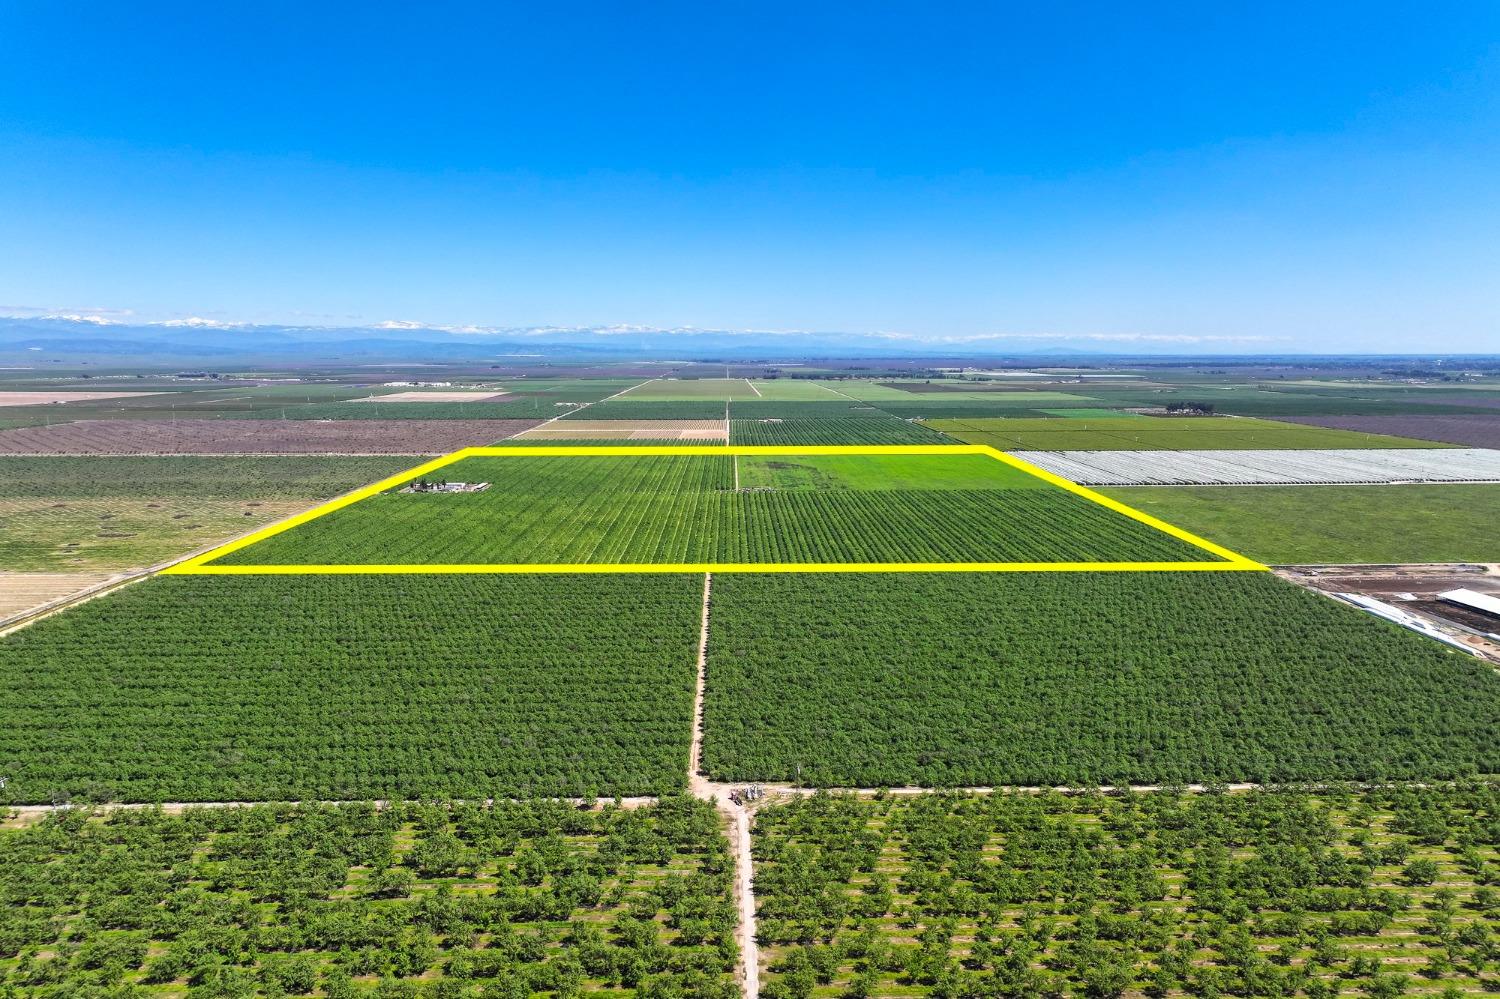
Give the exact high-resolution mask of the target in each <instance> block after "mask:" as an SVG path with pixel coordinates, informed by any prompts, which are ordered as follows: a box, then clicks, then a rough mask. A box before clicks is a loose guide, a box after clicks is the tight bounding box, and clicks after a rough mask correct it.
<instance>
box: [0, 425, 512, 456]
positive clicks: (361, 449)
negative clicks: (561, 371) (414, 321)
mask: <svg viewBox="0 0 1500 999" xmlns="http://www.w3.org/2000/svg"><path fill="white" fill-rule="evenodd" d="M538 422H540V421H537V420H343V421H339V422H334V421H331V420H327V421H325V420H171V421H167V420H156V421H147V420H79V421H76V422H73V423H61V424H54V425H53V426H50V427H17V428H14V429H11V430H0V454H73V455H93V454H446V453H448V452H449V451H456V450H458V449H459V448H462V447H475V446H481V445H485V444H493V443H494V442H495V441H499V440H504V439H505V438H507V437H511V436H514V435H515V434H516V433H517V432H518V431H521V430H525V429H527V428H528V427H534V426H536V425H537V423H538Z"/></svg>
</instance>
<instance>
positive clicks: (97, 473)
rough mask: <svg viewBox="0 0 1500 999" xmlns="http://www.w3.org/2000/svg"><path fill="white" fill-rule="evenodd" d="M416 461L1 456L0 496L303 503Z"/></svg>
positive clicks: (322, 457)
mask: <svg viewBox="0 0 1500 999" xmlns="http://www.w3.org/2000/svg"><path fill="white" fill-rule="evenodd" d="M420 460H421V459H418V458H412V457H409V456H404V455H392V456H388V457H334V456H328V455H285V456H281V455H278V456H274V457H262V456H246V457H235V458H224V457H200V456H196V455H171V456H164V457H142V456H135V455H129V456H122V455H101V456H96V457H89V458H69V457H41V458H26V457H11V456H0V498H6V499H11V498H15V499H20V498H27V497H37V496H47V497H53V496H55V497H59V498H66V499H85V498H90V499H106V498H110V499H113V498H145V499H150V498H156V497H161V496H203V497H211V498H214V499H261V500H271V499H296V500H301V499H308V498H310V497H320V496H337V495H338V494H339V493H345V492H348V491H350V490H351V489H357V488H359V487H360V486H365V485H369V484H370V483H371V482H377V481H379V480H380V479H383V478H386V477H387V476H391V475H395V474H396V473H398V472H401V471H404V470H406V469H408V468H411V467H412V466H413V465H415V464H418V463H419V462H420Z"/></svg>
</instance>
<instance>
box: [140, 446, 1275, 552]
mask: <svg viewBox="0 0 1500 999" xmlns="http://www.w3.org/2000/svg"><path fill="white" fill-rule="evenodd" d="M822 454H830V455H903V454H905V455H946V454H980V455H985V456H987V457H990V458H994V459H995V460H997V461H1000V462H1003V463H1005V464H1007V465H1010V466H1011V467H1013V468H1018V469H1020V470H1021V471H1023V472H1027V473H1029V474H1031V475H1034V476H1036V477H1037V478H1039V479H1042V480H1043V481H1045V482H1049V483H1051V484H1052V485H1054V486H1058V487H1059V488H1062V489H1066V490H1067V491H1068V492H1070V493H1074V494H1076V495H1078V496H1082V497H1083V498H1084V499H1087V500H1091V501H1093V502H1095V503H1098V504H1099V505H1100V506H1104V507H1108V508H1109V509H1110V510H1113V511H1114V512H1115V513H1119V514H1123V515H1124V516H1126V517H1129V518H1130V519H1132V520H1137V521H1140V522H1141V523H1142V524H1146V525H1147V526H1149V527H1154V528H1156V529H1157V530H1159V531H1162V532H1165V533H1166V534H1170V535H1172V536H1173V537H1175V538H1179V539H1181V540H1183V541H1186V542H1188V543H1189V544H1191V545H1193V546H1195V547H1197V548H1201V549H1202V550H1204V551H1205V552H1208V553H1209V554H1212V555H1216V556H1218V557H1219V558H1220V559H1222V560H1223V561H1212V562H1208V561H1205V562H699V563H665V562H637V563H628V562H627V563H618V562H616V563H594V562H588V563H578V564H560V563H540V564H534V565H533V564H527V563H457V564H451V565H450V564H430V565H424V564H411V565H374V564H366V565H209V564H208V563H210V562H212V561H214V560H215V559H218V558H221V557H223V556H225V555H228V554H229V553H230V552H235V551H239V550H240V549H241V548H246V547H249V546H250V545H253V544H255V543H256V542H258V541H263V540H265V539H266V538H269V537H272V536H273V535H277V534H280V533H282V532H283V531H289V530H291V529H292V528H294V527H297V526H298V525H300V524H305V523H307V522H308V521H310V520H316V519H317V518H319V517H323V516H326V515H328V514H330V513H333V512H334V511H335V510H341V509H343V508H344V507H346V506H350V505H352V504H354V503H358V502H359V501H360V500H363V499H366V498H368V497H370V496H374V495H375V494H377V493H382V492H385V491H386V490H387V489H391V488H393V487H395V486H399V485H401V484H402V483H405V482H410V481H411V480H412V479H415V478H419V477H421V476H423V475H427V474H428V473H430V472H435V471H437V470H438V469H439V468H442V467H444V466H445V465H451V464H453V463H454V462H458V461H462V460H464V459H465V458H526V457H536V458H540V457H577V458H583V457H610V458H619V457H626V456H641V457H645V456H648V455H725V456H728V455H822ZM1265 570H1266V566H1264V565H1261V564H1260V563H1259V562H1255V561H1252V560H1250V559H1248V558H1246V557H1245V556H1243V555H1241V554H1239V553H1238V552H1232V551H1230V550H1229V549H1227V548H1224V547H1222V546H1220V545H1216V544H1214V543H1213V542H1212V541H1206V540H1204V539H1203V538H1200V537H1198V536H1197V535H1196V534H1191V533H1189V532H1187V531H1184V530H1183V529H1182V528H1180V527H1176V526H1174V525H1172V524H1168V523H1167V522H1166V521H1163V520H1158V519H1157V518H1156V517H1153V516H1151V515H1150V514H1148V513H1142V512H1141V511H1139V510H1137V509H1135V508H1134V507H1130V506H1126V505H1125V504H1124V503H1121V502H1119V501H1118V500H1113V499H1110V498H1109V497H1108V496H1101V495H1100V494H1099V493H1096V492H1094V491H1093V490H1091V489H1085V488H1084V487H1083V486H1080V485H1078V484H1077V483H1076V482H1070V481H1068V480H1067V479H1064V478H1063V477H1061V476H1059V475H1054V474H1052V473H1051V472H1049V471H1047V470H1046V469H1044V468H1039V467H1037V466H1036V465H1033V464H1031V463H1030V462H1027V461H1022V460H1021V459H1020V458H1016V457H1014V456H1012V455H1009V454H1006V453H1005V452H1004V451H997V450H996V449H994V448H992V447H990V446H989V445H987V444H911V445H904V444H897V445H861V446H842V445H806V446H801V447H797V446H778V445H740V446H724V445H719V446H712V445H681V446H650V447H631V446H629V445H625V446H620V447H467V448H463V449H462V450H459V451H454V452H453V453H451V454H446V455H443V456H442V457H441V458H435V459H433V460H432V461H429V462H426V463H424V464H421V465H418V466H417V467H415V468H412V469H408V470H407V471H405V472H401V473H400V474H398V475H393V476H391V477H390V478H387V479H382V480H380V481H379V482H376V483H374V484H373V485H369V486H365V487H364V488H363V489H357V490H355V491H354V492H352V493H349V494H347V495H344V496H340V497H339V498H338V499H335V500H330V501H329V502H327V503H324V504H322V505H321V506H317V507H314V508H313V509H311V510H307V511H305V512H303V513H299V514H297V515H296V516H294V517H289V518H287V519H286V520H283V521H279V522H278V523H275V524H271V525H270V526H268V527H263V528H261V529H260V530H258V531H256V532H254V533H253V534H247V535H246V536H245V537H243V538H240V539H238V540H236V541H231V542H229V543H228V544H224V545H220V546H219V547H217V548H214V549H211V550H209V551H207V552H204V553H203V554H201V555H195V556H194V557H192V558H190V559H187V560H186V561H183V562H179V563H177V564H176V565H173V566H170V567H169V568H166V569H163V570H162V574H163V575H175V576H267V575H280V576H302V575H367V574H369V575H376V574H379V575H389V574H397V573H568V572H622V573H623V572H633V573H642V572H1234V571H1265Z"/></svg>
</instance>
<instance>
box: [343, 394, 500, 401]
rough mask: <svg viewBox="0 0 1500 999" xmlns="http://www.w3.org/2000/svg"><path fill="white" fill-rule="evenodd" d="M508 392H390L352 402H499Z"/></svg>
mask: <svg viewBox="0 0 1500 999" xmlns="http://www.w3.org/2000/svg"><path fill="white" fill-rule="evenodd" d="M509 398H510V393H509V392H392V393H391V394H390V395H372V396H367V397H365V398H363V399H353V400H350V401H352V402H499V401H501V400H502V399H509Z"/></svg>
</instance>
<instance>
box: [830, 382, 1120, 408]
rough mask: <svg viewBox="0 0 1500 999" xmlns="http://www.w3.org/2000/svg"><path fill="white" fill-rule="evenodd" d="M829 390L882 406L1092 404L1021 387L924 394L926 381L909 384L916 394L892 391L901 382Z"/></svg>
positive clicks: (843, 384)
mask: <svg viewBox="0 0 1500 999" xmlns="http://www.w3.org/2000/svg"><path fill="white" fill-rule="evenodd" d="M823 384H826V385H827V386H828V387H829V388H831V389H833V390H835V391H837V392H839V393H841V394H843V395H846V396H848V397H849V398H851V399H859V400H860V401H862V402H873V403H875V404H877V405H879V404H880V403H882V402H996V401H1004V402H1007V403H1015V404H1016V405H1021V404H1025V405H1027V406H1045V405H1048V404H1062V405H1066V404H1068V403H1072V402H1091V401H1092V399H1091V397H1090V396H1086V395H1074V394H1073V393H1071V392H1053V391H1046V390H1038V391H1031V390H1028V389H1026V388H1024V387H1022V386H1019V385H1017V386H1015V387H1014V388H1011V387H1010V386H1007V387H1005V388H1003V389H993V390H990V391H985V390H984V389H975V390H973V391H970V392H953V391H948V392H930V391H929V392H923V391H921V389H922V387H923V386H924V385H925V384H927V383H925V382H918V381H913V382H909V383H907V384H910V385H911V386H912V388H913V389H915V391H910V392H909V391H907V390H906V389H902V388H893V387H892V386H893V385H899V384H901V383H899V382H888V383H886V384H881V383H880V382H861V381H847V382H846V381H831V382H826V383H823Z"/></svg>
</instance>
